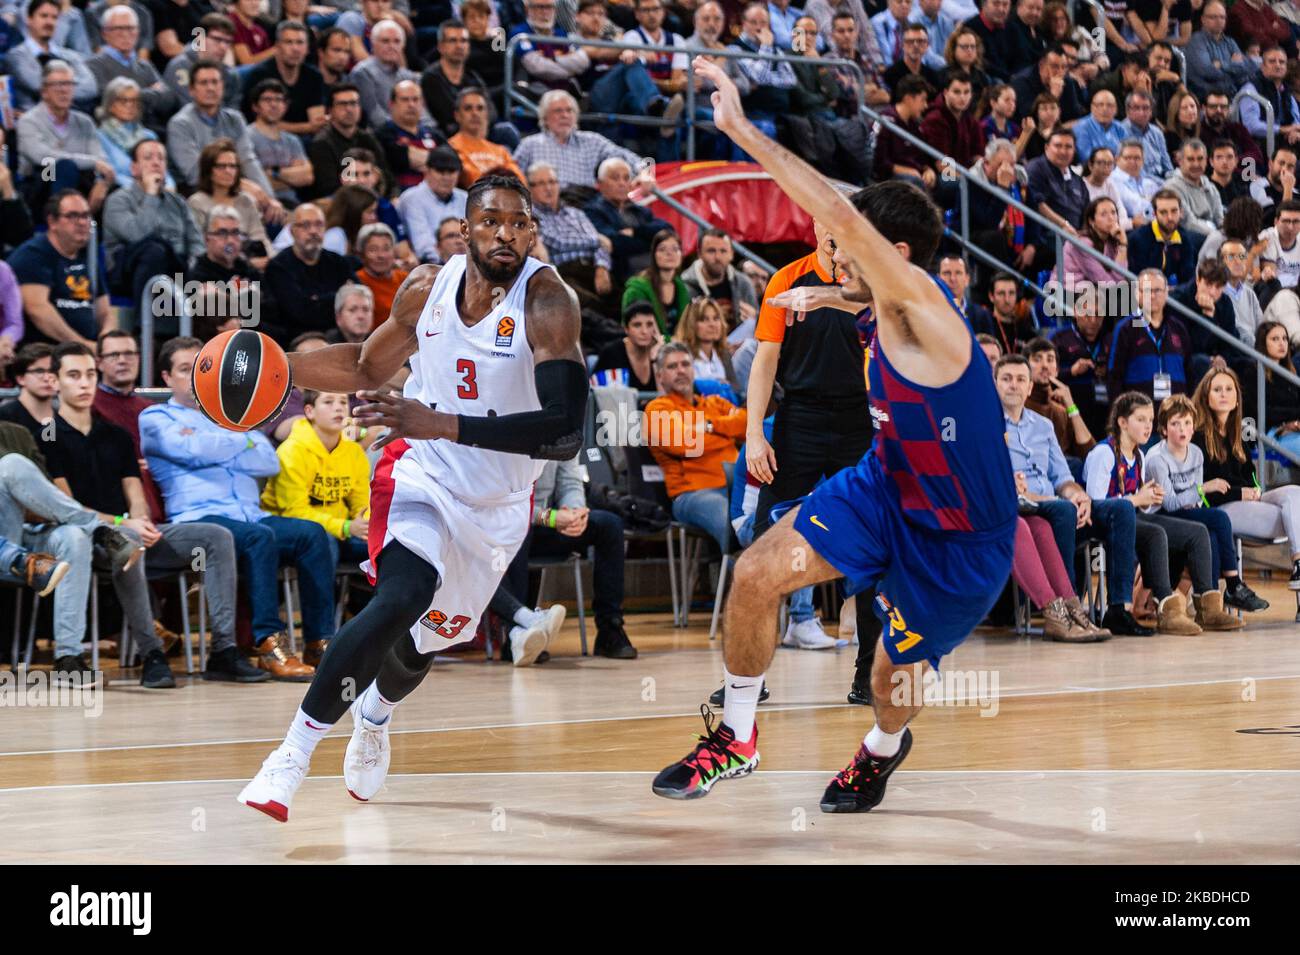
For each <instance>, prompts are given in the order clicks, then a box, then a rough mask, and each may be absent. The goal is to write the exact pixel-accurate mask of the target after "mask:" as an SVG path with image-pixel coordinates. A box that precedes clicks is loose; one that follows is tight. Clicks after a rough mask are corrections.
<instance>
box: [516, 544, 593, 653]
mask: <svg viewBox="0 0 1300 955" xmlns="http://www.w3.org/2000/svg"><path fill="white" fill-rule="evenodd" d="M583 559H584V555H583V554H579V553H577V552H575V553H572V554H569V555H568V556H567V557H530V558H529V560H528V567H529V569H530V570H531V569H533V568H538V569H540V570H541V572H542V577H541V580H539V581H538V582H537V605H538V606H539V607H540V606H544V605H545V601H544V600H543V599H542V596H543V595H544V594H545V593H546V574H547V572H548V571H549V570H550V569H551V568H553V567H563V566H566V565H568V566H571V567H572V568H573V592H574V594H575V595H576V599H577V604H578V640H579V642H580V643H581V645H582V655H583V656H584V657H585V656H588V655H589V654H588V653H587V605H586V598H585V597H584V596H583V593H582V562H583Z"/></svg>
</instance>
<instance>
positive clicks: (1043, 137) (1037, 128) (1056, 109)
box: [1017, 93, 1061, 160]
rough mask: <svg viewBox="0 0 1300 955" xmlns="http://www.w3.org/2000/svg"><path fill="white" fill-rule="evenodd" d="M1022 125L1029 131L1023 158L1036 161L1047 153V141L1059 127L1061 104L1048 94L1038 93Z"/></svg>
mask: <svg viewBox="0 0 1300 955" xmlns="http://www.w3.org/2000/svg"><path fill="white" fill-rule="evenodd" d="M1017 95H1019V94H1017ZM1017 102H1018V100H1017ZM1031 120H1032V122H1031ZM1024 123H1025V127H1026V128H1028V129H1030V133H1029V140H1028V141H1027V142H1026V143H1025V152H1024V158H1025V159H1026V160H1030V159H1037V158H1038V157H1039V156H1041V155H1042V154H1043V153H1044V152H1046V151H1047V141H1048V140H1049V139H1051V138H1052V133H1053V132H1054V131H1055V130H1056V129H1057V127H1059V126H1060V125H1061V104H1060V103H1058V102H1057V101H1056V98H1055V97H1053V96H1052V95H1051V94H1050V93H1040V94H1039V95H1038V98H1037V99H1036V100H1034V105H1033V108H1032V109H1031V110H1030V114H1029V116H1026V117H1025V119H1024Z"/></svg>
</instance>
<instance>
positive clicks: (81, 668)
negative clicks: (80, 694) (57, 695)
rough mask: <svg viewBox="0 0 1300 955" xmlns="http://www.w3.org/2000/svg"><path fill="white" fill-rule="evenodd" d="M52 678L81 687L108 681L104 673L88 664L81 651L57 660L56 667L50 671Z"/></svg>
mask: <svg viewBox="0 0 1300 955" xmlns="http://www.w3.org/2000/svg"><path fill="white" fill-rule="evenodd" d="M50 679H51V680H52V681H53V682H55V683H57V684H60V685H62V686H80V687H90V686H99V685H100V684H101V683H107V682H108V681H106V680H105V679H104V675H103V674H102V673H98V672H96V671H95V670H92V669H91V668H90V667H89V666H87V665H86V661H85V659H84V658H83V657H82V656H81V654H79V653H70V654H68V655H67V656H65V657H59V658H58V659H57V660H55V661H54V669H53V670H51V671H50Z"/></svg>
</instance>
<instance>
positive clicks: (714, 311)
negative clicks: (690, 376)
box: [673, 297, 739, 397]
mask: <svg viewBox="0 0 1300 955" xmlns="http://www.w3.org/2000/svg"><path fill="white" fill-rule="evenodd" d="M726 329H727V323H726V320H725V319H724V318H723V317H722V308H721V306H719V305H718V303H717V302H716V301H715V300H713V299H711V298H707V297H705V298H697V299H695V301H693V302H691V304H690V305H688V306H686V311H685V312H683V313H682V320H681V321H680V322H678V323H677V331H676V333H675V334H674V335H673V339H674V340H675V341H679V342H682V343H683V344H685V345H686V347H687V348H689V349H690V350H691V355H692V356H694V358H695V378H696V380H701V379H703V380H705V381H722V382H726V383H727V384H729V385H730V386H731V388H732V390H733V391H735V392H736V393H737V397H739V389H738V388H737V385H736V372H735V371H734V370H733V369H732V367H731V351H730V349H729V348H728V346H727V338H726V334H727V332H726Z"/></svg>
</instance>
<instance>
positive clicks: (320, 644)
mask: <svg viewBox="0 0 1300 955" xmlns="http://www.w3.org/2000/svg"><path fill="white" fill-rule="evenodd" d="M329 645H330V642H329V641H328V640H308V641H307V643H306V644H305V645H304V646H303V648H302V662H303V663H305V664H306V665H307V666H309V667H311V668H312V669H315V668H316V667H318V666H320V658H321V657H323V656H324V655H325V650H326V649H327V648H328V647H329Z"/></svg>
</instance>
